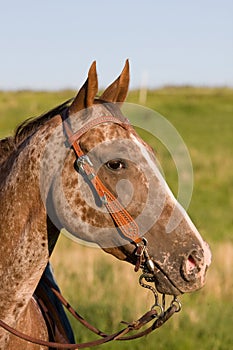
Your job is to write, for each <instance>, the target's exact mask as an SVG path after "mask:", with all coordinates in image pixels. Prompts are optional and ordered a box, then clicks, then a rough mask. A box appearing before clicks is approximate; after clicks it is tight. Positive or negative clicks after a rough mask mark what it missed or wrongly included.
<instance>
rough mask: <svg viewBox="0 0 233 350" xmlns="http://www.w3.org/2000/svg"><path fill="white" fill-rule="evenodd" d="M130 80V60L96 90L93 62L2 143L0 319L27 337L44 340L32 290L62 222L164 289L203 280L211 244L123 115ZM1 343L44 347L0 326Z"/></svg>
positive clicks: (188, 288) (33, 349) (195, 285)
mask: <svg viewBox="0 0 233 350" xmlns="http://www.w3.org/2000/svg"><path fill="white" fill-rule="evenodd" d="M128 86H129V62H128V60H127V61H126V63H125V66H124V68H123V70H122V72H121V74H120V75H119V76H118V78H117V79H116V80H114V81H113V83H111V84H110V85H109V86H108V87H107V88H106V89H105V90H104V92H103V93H102V94H101V95H100V96H99V97H98V96H97V92H98V78H97V73H96V63H95V62H93V63H92V65H91V67H90V69H89V71H88V77H87V79H86V81H85V83H84V84H83V86H82V87H81V88H80V89H79V91H78V93H77V95H76V97H75V98H74V99H72V100H69V101H67V102H65V103H63V104H61V105H59V106H57V107H55V108H53V109H52V110H50V111H49V112H47V113H45V114H43V115H41V116H38V117H36V118H32V119H29V120H26V121H25V122H23V123H22V124H21V125H20V126H19V127H18V128H17V130H16V132H15V134H14V136H12V137H9V138H7V139H5V140H4V141H2V142H1V143H0V157H1V160H0V164H1V172H0V203H1V204H0V206H1V207H0V208H1V210H0V237H1V246H0V266H1V268H0V284H1V286H0V320H2V321H3V322H4V323H5V324H7V325H9V326H10V327H13V328H14V329H17V330H19V331H21V332H23V333H25V334H27V335H29V336H31V337H34V338H38V339H43V340H45V341H46V340H49V334H48V329H47V324H46V322H45V319H44V317H43V313H42V311H41V309H40V307H39V306H38V303H37V302H36V298H35V297H34V292H35V290H36V288H37V286H38V284H39V282H40V280H41V277H42V275H43V273H44V270H45V268H46V266H47V264H48V261H49V257H50V255H51V253H52V251H53V248H54V246H55V244H56V241H57V238H58V236H59V234H60V231H61V229H62V228H65V229H66V230H67V231H69V232H70V233H72V234H73V235H75V236H76V237H78V238H79V239H82V240H84V241H87V242H94V243H95V244H97V245H99V246H100V248H102V250H103V251H105V252H106V253H109V254H111V255H113V256H114V257H116V258H117V259H119V260H122V261H126V262H128V263H130V264H132V265H133V266H135V270H139V269H143V270H144V271H146V272H147V273H149V274H150V279H153V281H154V283H155V285H156V288H157V290H158V291H159V292H160V293H162V294H169V295H174V296H177V295H179V294H182V293H185V292H192V291H195V290H197V289H199V288H201V287H202V286H203V285H204V283H205V275H206V270H207V268H208V266H209V265H210V263H211V252H210V249H209V246H208V244H207V243H206V242H205V241H204V240H203V238H202V237H201V235H200V233H199V232H198V230H197V229H196V227H195V226H194V224H193V223H192V221H191V219H190V218H189V216H188V214H187V213H186V212H185V211H184V209H183V208H182V207H181V205H180V204H179V203H178V202H177V200H176V199H175V197H174V196H173V194H172V192H171V190H170V189H169V187H168V185H167V184H166V182H165V180H164V178H163V177H162V176H161V174H160V172H159V170H158V166H157V162H156V156H155V154H154V152H153V150H152V149H151V148H150V146H149V145H147V144H146V143H145V142H144V141H143V140H142V139H141V138H140V137H139V135H138V134H137V133H136V131H135V130H134V128H133V127H132V126H131V125H130V123H129V121H128V120H127V118H126V117H125V116H124V115H123V114H122V111H121V106H122V104H123V103H124V101H125V99H126V96H127V93H128ZM132 159H133V160H132ZM119 184H120V186H119ZM129 184H130V185H129ZM119 187H120V191H119ZM119 193H120V194H119ZM120 197H121V198H120ZM171 217H173V218H175V220H174V222H175V224H174V225H173V226H172V228H171V225H168V224H169V222H170V221H171ZM168 226H169V227H170V229H169V230H168ZM0 348H1V349H4V350H6V349H7V350H11V349H15V348H18V349H24V350H27V349H30V350H38V349H40V350H45V349H48V346H46V345H36V344H31V343H28V342H25V341H24V340H22V339H20V338H17V337H15V336H14V335H11V334H10V333H9V332H7V331H6V330H5V329H3V328H0Z"/></svg>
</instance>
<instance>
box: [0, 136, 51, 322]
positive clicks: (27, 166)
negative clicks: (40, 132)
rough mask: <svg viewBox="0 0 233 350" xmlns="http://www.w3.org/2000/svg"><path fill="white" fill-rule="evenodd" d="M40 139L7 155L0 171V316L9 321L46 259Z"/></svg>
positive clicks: (29, 292) (24, 302)
mask: <svg viewBox="0 0 233 350" xmlns="http://www.w3.org/2000/svg"><path fill="white" fill-rule="evenodd" d="M40 140H41V143H40V142H39V141H40ZM42 140H43V138H39V137H38V140H37V142H38V143H37V144H36V145H35V146H34V147H33V145H32V144H31V143H30V141H29V143H28V145H27V146H25V147H24V148H23V149H22V150H21V151H20V152H19V153H18V154H17V155H16V157H15V159H14V161H13V158H12V156H11V160H9V162H10V161H11V165H9V168H8V170H9V173H8V174H7V171H3V172H1V174H0V177H2V178H0V205H1V210H0V240H1V245H0V319H3V320H5V321H7V322H8V323H10V324H12V325H13V324H14V323H15V322H16V321H17V319H18V318H19V316H20V315H21V313H22V312H23V311H24V309H25V308H26V306H27V304H28V302H29V300H30V298H31V296H32V294H33V292H34V290H35V288H36V286H37V284H38V282H39V280H40V277H41V275H42V273H43V270H44V268H45V266H46V263H47V261H48V242H47V222H46V212H45V208H44V205H43V203H42V201H41V199H40V190H39V167H40V165H39V163H40V152H41V149H42V147H43V142H42ZM6 167H7V165H6ZM6 174H7V175H6ZM3 177H4V178H3Z"/></svg>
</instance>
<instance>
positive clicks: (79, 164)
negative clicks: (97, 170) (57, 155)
mask: <svg viewBox="0 0 233 350" xmlns="http://www.w3.org/2000/svg"><path fill="white" fill-rule="evenodd" d="M84 164H88V165H89V166H91V167H93V164H92V162H91V160H90V158H89V157H88V156H87V155H86V154H84V155H82V156H80V157H78V158H77V159H76V160H75V162H74V168H75V170H76V171H77V172H79V173H81V174H85V169H84V167H83V165H84ZM93 175H94V174H93Z"/></svg>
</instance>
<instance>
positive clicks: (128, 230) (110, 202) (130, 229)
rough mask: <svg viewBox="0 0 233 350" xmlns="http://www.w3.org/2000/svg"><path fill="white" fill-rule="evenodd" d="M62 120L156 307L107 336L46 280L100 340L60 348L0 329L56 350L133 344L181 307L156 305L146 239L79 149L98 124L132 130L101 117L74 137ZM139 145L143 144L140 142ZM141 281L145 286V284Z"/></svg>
mask: <svg viewBox="0 0 233 350" xmlns="http://www.w3.org/2000/svg"><path fill="white" fill-rule="evenodd" d="M61 117H62V120H63V128H64V132H65V135H66V141H67V143H68V146H69V147H70V148H72V149H73V151H74V153H75V155H76V160H75V169H76V170H77V172H78V173H79V174H81V175H82V176H83V177H84V178H85V179H86V180H87V182H88V183H89V184H90V185H91V186H92V187H93V188H94V190H95V192H96V195H98V197H99V199H100V201H101V203H102V205H104V206H105V208H106V209H107V211H108V213H109V215H110V216H111V218H112V220H113V221H114V223H115V226H116V228H117V229H118V230H120V232H121V234H122V235H123V236H124V237H125V238H126V239H127V240H128V241H129V242H130V243H132V244H134V245H135V250H134V254H135V261H136V263H135V268H134V270H135V271H136V272H137V271H138V270H139V268H142V269H143V273H142V274H141V276H140V277H139V283H140V285H141V286H142V287H144V288H147V289H149V290H151V291H152V292H153V295H154V298H155V303H154V305H153V306H152V307H151V309H150V310H149V311H148V312H146V313H145V314H144V315H143V316H141V317H140V318H139V319H138V320H136V321H133V322H131V323H126V322H122V323H124V324H126V327H125V328H123V329H122V330H120V331H118V332H116V333H113V334H110V335H109V334H106V333H104V332H102V331H101V330H99V329H97V328H96V327H94V326H92V325H91V324H90V323H88V322H87V321H86V320H84V319H83V317H82V316H80V315H79V314H78V313H77V312H76V311H75V310H74V309H73V308H72V307H71V306H70V304H69V303H68V302H67V301H66V300H65V298H64V297H63V296H62V295H61V293H60V292H59V291H57V290H56V289H55V288H54V287H53V286H52V285H51V283H50V281H48V280H47V283H48V285H49V287H50V289H51V291H52V292H53V293H54V294H55V295H56V296H57V298H58V299H59V300H60V301H61V303H62V304H63V305H64V306H65V307H66V308H67V310H68V311H69V312H70V313H71V314H72V315H73V316H74V317H75V318H76V319H77V320H78V321H79V322H80V323H82V324H83V325H84V326H85V327H86V328H88V329H89V330H90V331H92V332H93V333H95V334H97V335H98V336H100V339H97V340H94V341H90V342H87V343H81V344H63V343H55V342H49V341H43V340H41V339H36V338H33V337H31V336H28V335H26V334H24V333H22V332H19V331H17V330H16V329H14V328H12V327H10V326H9V325H7V324H6V323H5V322H3V321H2V320H0V327H2V328H4V329H5V330H7V331H8V332H10V333H12V334H13V335H15V336H17V337H19V338H21V339H23V340H25V341H29V342H31V343H34V344H38V345H42V346H47V347H50V348H57V349H82V348H87V347H92V346H96V345H101V344H104V343H107V342H109V341H112V340H119V341H121V340H132V339H137V338H140V337H143V336H145V335H147V334H149V333H151V332H152V331H154V330H155V329H157V328H159V327H161V326H162V325H163V324H164V323H165V322H166V321H167V320H168V319H169V318H170V317H171V316H172V315H173V314H174V313H175V312H179V311H180V309H181V304H180V302H179V301H178V300H177V298H176V297H174V298H173V300H172V302H171V303H170V305H169V306H168V308H167V309H166V305H165V295H163V298H162V302H160V301H159V298H158V293H157V290H156V289H155V288H154V287H152V286H151V285H150V284H149V283H153V282H154V278H153V272H154V269H155V266H154V262H153V261H152V259H151V258H150V256H149V253H148V249H147V240H146V238H145V237H143V236H141V235H140V233H139V227H138V225H137V223H136V221H135V220H134V219H133V218H132V216H131V215H130V214H129V212H128V211H127V210H126V209H125V208H124V207H123V206H122V205H121V203H120V202H119V201H118V200H117V199H116V197H115V196H114V195H113V194H112V193H111V192H110V191H109V190H108V189H107V188H106V186H105V185H104V184H103V183H102V181H101V180H100V178H99V177H98V175H97V174H96V173H95V170H94V168H93V164H92V162H91V161H90V158H89V157H88V155H86V154H85V153H84V152H83V150H82V148H81V146H80V138H81V137H82V136H83V135H84V134H85V133H86V132H87V131H89V130H91V129H92V128H93V127H95V126H97V125H100V124H104V123H109V122H111V123H114V124H118V125H120V126H121V127H122V128H124V129H125V130H130V131H131V132H133V134H134V135H135V132H134V129H133V128H132V126H131V124H130V123H129V122H128V121H127V120H126V119H125V120H124V121H122V120H120V119H119V118H117V117H114V116H113V115H104V116H101V117H97V118H95V119H92V120H90V121H89V122H87V123H85V125H84V126H82V127H81V128H80V129H79V130H78V131H77V132H75V133H73V131H72V129H71V126H70V125H69V123H68V115H67V110H66V111H65V112H64V113H62V114H61ZM138 138H139V137H138ZM139 139H140V138H139ZM140 140H141V139H140ZM141 142H142V143H144V142H143V141H142V140H141ZM144 280H145V282H146V283H145V282H144ZM153 320H154V322H153V323H152V325H151V326H149V327H148V328H147V329H145V330H144V331H140V332H138V333H136V334H133V335H129V336H128V335H127V336H126V334H128V333H130V332H132V331H138V330H139V329H141V327H143V326H145V325H147V324H148V323H149V322H151V321H153Z"/></svg>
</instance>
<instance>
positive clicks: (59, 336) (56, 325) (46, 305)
mask: <svg viewBox="0 0 233 350" xmlns="http://www.w3.org/2000/svg"><path fill="white" fill-rule="evenodd" d="M51 285H52V287H53V288H55V289H56V290H58V291H59V287H58V285H57V283H56V281H55V278H54V275H53V272H52V269H51V265H50V264H49V263H48V265H47V267H46V269H45V271H44V273H43V275H42V277H41V280H40V282H39V284H38V286H37V288H36V290H35V293H34V297H35V299H36V300H37V302H38V304H39V306H40V309H41V311H42V313H43V316H44V319H45V321H46V324H47V327H48V333H49V341H53V342H59V343H63V344H64V343H71V344H74V343H75V339H74V334H73V331H72V328H71V326H70V322H69V320H68V318H67V316H66V313H65V311H64V309H63V306H62V304H61V302H60V300H59V299H58V298H57V297H56V296H55V295H54V293H53V292H52V291H51V289H50V286H51Z"/></svg>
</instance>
